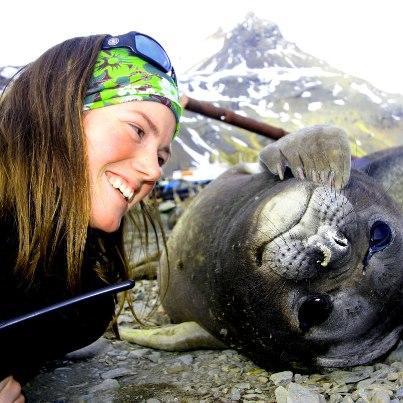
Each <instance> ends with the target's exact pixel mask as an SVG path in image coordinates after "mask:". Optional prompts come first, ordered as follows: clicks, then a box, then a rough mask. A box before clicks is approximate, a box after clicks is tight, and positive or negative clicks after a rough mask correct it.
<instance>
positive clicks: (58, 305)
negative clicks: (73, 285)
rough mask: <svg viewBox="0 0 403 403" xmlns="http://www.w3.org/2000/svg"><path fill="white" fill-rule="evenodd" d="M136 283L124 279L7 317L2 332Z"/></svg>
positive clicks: (3, 322) (116, 291)
mask: <svg viewBox="0 0 403 403" xmlns="http://www.w3.org/2000/svg"><path fill="white" fill-rule="evenodd" d="M134 284H135V281H134V280H126V281H122V282H120V283H117V284H112V285H109V286H107V287H104V288H99V289H98V290H94V291H90V292H87V293H85V294H81V295H78V296H76V297H73V298H69V299H66V300H64V301H61V302H58V303H56V304H53V305H49V306H46V307H44V308H41V309H38V310H36V311H33V312H29V313H27V314H24V315H20V316H17V317H15V318H12V319H7V320H5V321H0V333H1V332H2V331H3V330H8V329H10V328H13V327H14V326H17V325H19V324H21V323H23V322H26V321H28V320H31V319H34V318H37V317H40V316H43V315H46V314H49V313H52V312H55V311H57V310H59V309H63V308H66V307H69V306H72V305H74V304H77V303H80V302H83V301H88V300H90V299H93V298H97V297H100V296H103V295H108V294H116V293H118V292H121V291H126V290H129V289H130V288H133V287H134Z"/></svg>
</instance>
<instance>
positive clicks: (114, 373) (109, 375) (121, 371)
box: [101, 368, 132, 379]
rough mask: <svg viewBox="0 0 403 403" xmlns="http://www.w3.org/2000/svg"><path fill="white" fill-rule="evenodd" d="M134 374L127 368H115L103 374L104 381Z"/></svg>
mask: <svg viewBox="0 0 403 403" xmlns="http://www.w3.org/2000/svg"><path fill="white" fill-rule="evenodd" d="M131 374H132V372H131V371H130V370H129V369H127V368H114V369H111V370H110V371H106V372H104V373H103V374H101V378H102V379H115V378H121V377H122V376H126V375H131Z"/></svg>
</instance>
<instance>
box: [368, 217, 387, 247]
mask: <svg viewBox="0 0 403 403" xmlns="http://www.w3.org/2000/svg"><path fill="white" fill-rule="evenodd" d="M391 239H392V231H391V229H390V227H389V225H388V224H386V223H384V222H383V221H376V222H374V223H373V225H372V227H371V231H370V240H369V248H370V250H371V252H372V253H375V252H379V251H380V250H382V249H384V248H386V246H388V245H389V244H390V241H391Z"/></svg>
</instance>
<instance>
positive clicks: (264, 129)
mask: <svg viewBox="0 0 403 403" xmlns="http://www.w3.org/2000/svg"><path fill="white" fill-rule="evenodd" d="M181 104H182V106H183V108H185V109H186V110H188V111H191V112H196V113H200V114H201V115H204V116H207V117H209V118H212V119H216V120H219V121H221V122H225V123H229V124H231V125H234V126H237V127H240V128H242V129H246V130H249V131H251V132H254V133H257V134H260V135H262V136H265V137H268V138H270V139H275V140H277V139H279V138H281V137H283V136H284V135H286V134H287V133H288V132H286V131H285V130H283V129H280V128H278V127H274V126H271V125H268V124H266V123H263V122H259V121H258V120H255V119H252V118H247V117H245V116H241V115H238V114H237V113H235V112H233V111H231V110H229V109H226V108H222V107H219V106H215V105H213V104H212V103H211V102H207V101H198V100H197V99H193V98H190V97H188V96H186V95H183V96H182V97H181Z"/></svg>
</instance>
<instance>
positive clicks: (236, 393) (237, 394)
mask: <svg viewBox="0 0 403 403" xmlns="http://www.w3.org/2000/svg"><path fill="white" fill-rule="evenodd" d="M230 399H231V400H235V401H237V400H241V391H240V390H239V389H238V388H232V389H231V395H230Z"/></svg>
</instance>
